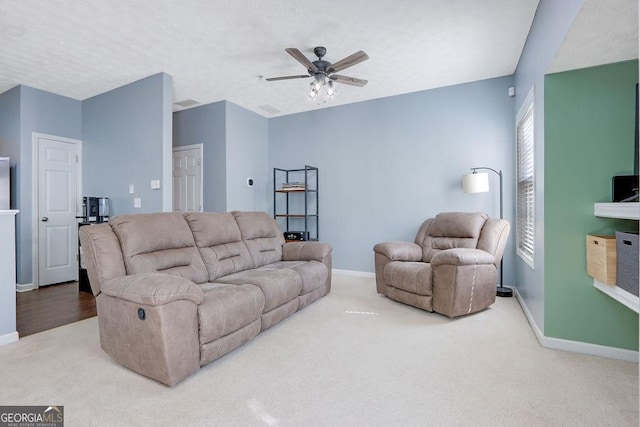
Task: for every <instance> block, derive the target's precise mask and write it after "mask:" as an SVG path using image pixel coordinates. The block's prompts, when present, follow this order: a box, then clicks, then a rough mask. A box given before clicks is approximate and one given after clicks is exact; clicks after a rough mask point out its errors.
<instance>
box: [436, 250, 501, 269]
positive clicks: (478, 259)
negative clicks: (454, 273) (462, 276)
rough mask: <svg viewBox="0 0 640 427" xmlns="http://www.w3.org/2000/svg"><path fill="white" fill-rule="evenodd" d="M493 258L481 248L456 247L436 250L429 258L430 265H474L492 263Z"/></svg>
mask: <svg viewBox="0 0 640 427" xmlns="http://www.w3.org/2000/svg"><path fill="white" fill-rule="evenodd" d="M494 262H495V258H494V257H493V255H491V254H490V253H489V252H486V251H483V250H481V249H468V248H456V249H447V250H446V251H441V252H438V253H437V254H435V255H434V256H433V258H431V263H430V264H431V265H432V266H433V267H437V266H439V265H444V264H447V265H474V264H493V263H494Z"/></svg>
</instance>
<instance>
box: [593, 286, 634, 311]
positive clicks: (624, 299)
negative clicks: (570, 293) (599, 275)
mask: <svg viewBox="0 0 640 427" xmlns="http://www.w3.org/2000/svg"><path fill="white" fill-rule="evenodd" d="M593 286H595V287H596V289H598V290H599V291H602V292H604V293H605V294H607V295H609V296H610V297H611V298H613V299H614V300H616V301H618V302H619V303H620V304H622V305H624V306H626V307H627V308H630V309H631V310H633V311H635V312H636V313H640V298H638V297H637V296H635V295H633V294H632V293H630V292H627V291H625V290H624V289H622V288H620V287H618V286H616V285H607V284H606V283H602V282H599V281H597V280H595V279H593Z"/></svg>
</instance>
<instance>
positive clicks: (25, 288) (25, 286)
mask: <svg viewBox="0 0 640 427" xmlns="http://www.w3.org/2000/svg"><path fill="white" fill-rule="evenodd" d="M35 288H36V287H35V286H33V283H17V284H16V292H29V291H32V290H34V289H35Z"/></svg>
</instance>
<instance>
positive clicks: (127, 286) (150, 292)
mask: <svg viewBox="0 0 640 427" xmlns="http://www.w3.org/2000/svg"><path fill="white" fill-rule="evenodd" d="M101 291H102V293H104V294H106V295H109V296H112V297H116V298H121V299H124V300H127V301H131V302H134V303H137V304H146V305H150V306H160V305H164V304H168V303H170V302H172V301H177V300H189V301H192V302H193V303H194V304H196V305H198V304H200V303H201V302H202V300H203V299H204V294H203V293H202V289H200V287H199V286H198V285H196V284H195V283H193V282H192V281H190V280H188V279H185V278H184V277H178V276H172V275H169V274H157V273H144V274H134V275H130V276H123V277H118V278H116V279H111V280H108V281H106V282H104V283H103V284H102V288H101Z"/></svg>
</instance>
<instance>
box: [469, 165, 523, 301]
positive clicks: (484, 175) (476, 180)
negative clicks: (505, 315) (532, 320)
mask: <svg viewBox="0 0 640 427" xmlns="http://www.w3.org/2000/svg"><path fill="white" fill-rule="evenodd" d="M471 170H472V173H469V174H466V175H464V176H463V177H462V189H463V190H464V192H465V193H487V192H488V191H489V173H488V172H481V173H478V171H479V170H490V171H493V172H495V173H497V174H498V176H499V177H500V219H502V218H503V216H502V171H497V170H495V169H491V168H487V167H484V166H482V167H479V168H471ZM503 280H504V270H503V268H502V261H500V286H498V287H497V289H496V295H497V296H499V297H511V296H513V290H512V289H511V288H507V287H505V286H503V285H504V282H503Z"/></svg>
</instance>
